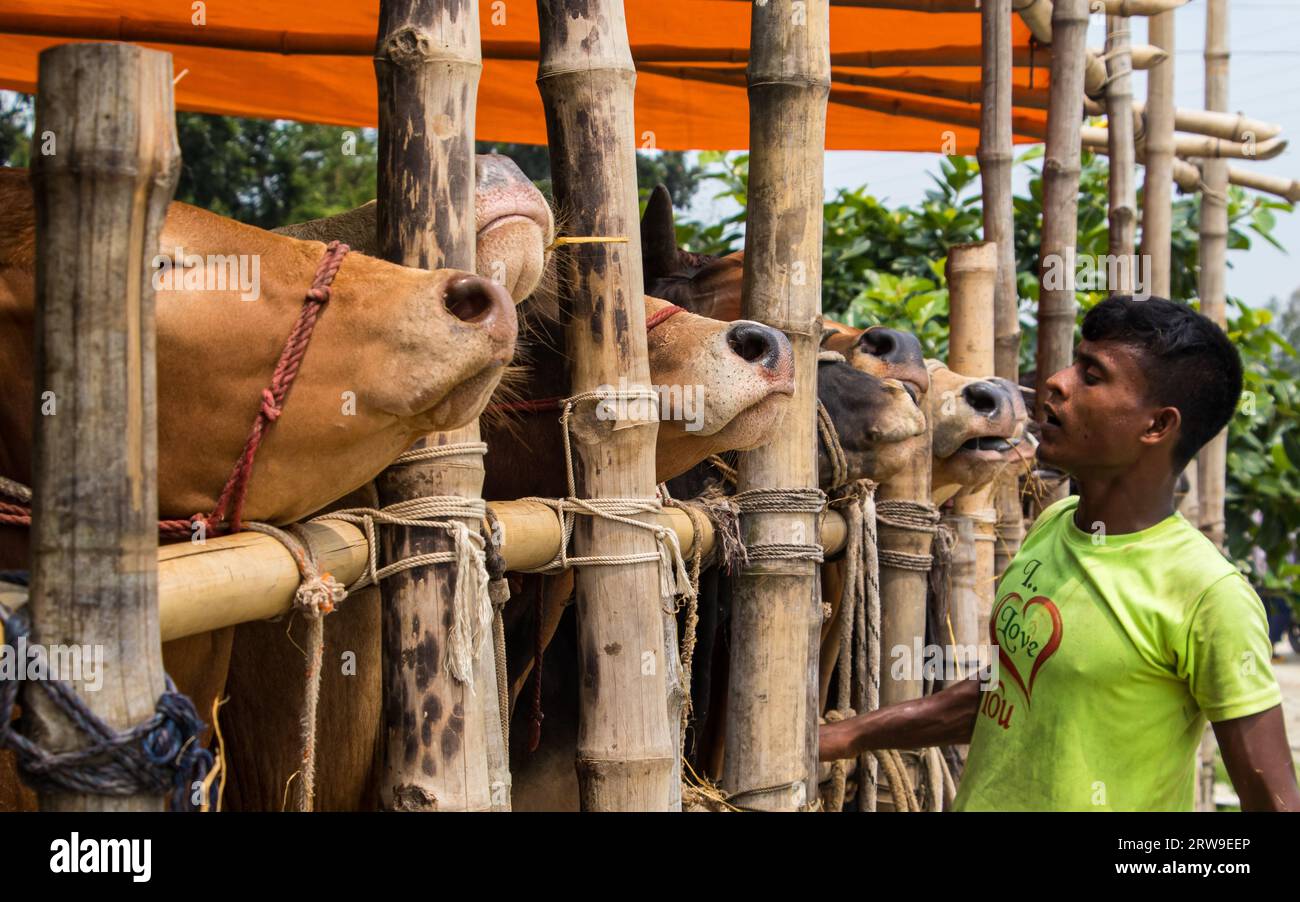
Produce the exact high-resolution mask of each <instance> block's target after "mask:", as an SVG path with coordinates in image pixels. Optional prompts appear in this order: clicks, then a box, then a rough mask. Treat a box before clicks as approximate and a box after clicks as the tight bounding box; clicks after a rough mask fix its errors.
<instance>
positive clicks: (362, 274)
mask: <svg viewBox="0 0 1300 902" xmlns="http://www.w3.org/2000/svg"><path fill="white" fill-rule="evenodd" d="M542 206H543V208H544V206H545V205H544V204H543V205H542ZM531 212H532V211H531V210H527V209H525V210H524V211H523V213H525V214H527V213H531ZM546 215H547V224H548V227H549V213H547V214H546ZM34 229H35V213H34V208H33V199H32V193H31V188H30V185H29V182H28V177H27V174H26V173H25V172H21V171H16V170H0V342H2V343H3V345H4V347H5V349H6V352H5V354H4V355H0V380H3V382H4V384H6V385H8V386H10V387H11V390H10V391H8V392H6V393H5V395H4V398H3V399H2V400H0V474H3V475H5V476H7V477H9V478H11V479H15V480H17V481H19V482H22V483H30V480H31V439H32V424H33V409H32V404H33V399H34V397H35V392H34V391H33V389H32V387H31V379H32V372H33V369H32V367H33V301H34V290H35V284H34V278H35V270H34V248H35V236H34ZM535 230H536V231H541V230H540V229H536V228H535ZM516 231H518V230H516ZM544 234H545V241H538V242H536V243H538V244H539V246H541V247H544V246H545V243H547V242H549V233H544ZM178 247H179V248H184V253H185V254H186V255H199V256H201V257H203V258H204V260H203V261H202V262H205V263H206V267H205V268H204V269H202V270H197V271H196V272H199V273H201V274H203V275H205V276H206V275H208V274H209V271H210V270H211V267H212V265H213V264H212V261H211V260H210V258H209V255H223V256H227V255H229V256H233V257H235V258H236V259H239V258H243V259H245V260H249V261H256V265H257V270H256V271H257V273H258V280H257V281H258V282H259V283H260V284H258V286H257V288H258V289H259V290H258V291H257V292H256V294H257V295H258V296H257V298H256V299H255V300H249V301H246V300H241V295H246V294H249V293H250V292H247V291H242V290H241V288H240V287H231V288H227V290H203V289H193V288H191V289H187V288H185V287H182V286H183V284H184V281H185V280H180V281H181V286H177V287H171V288H166V289H164V290H160V291H159V292H158V297H157V313H156V328H157V349H158V353H157V372H158V457H159V486H158V494H159V512H160V515H161V516H162V517H166V518H183V517H188V516H190V515H191V514H194V513H196V512H201V513H207V512H208V511H210V510H211V509H212V508H213V506H214V504H215V502H216V499H217V496H218V495H219V493H220V491H221V489H222V486H223V485H224V483H225V481H226V479H227V477H228V475H229V473H230V470H231V467H232V466H233V464H234V462H235V460H236V459H237V458H238V456H239V454H240V451H241V449H242V446H243V443H244V440H245V438H246V436H247V433H248V429H249V427H250V425H251V424H252V421H253V418H254V416H255V414H256V412H257V409H258V404H259V399H260V396H261V391H262V389H263V388H264V387H265V386H266V384H267V382H268V380H269V379H270V375H271V373H272V371H273V370H274V367H275V363H276V359H277V357H278V356H279V354H280V350H281V346H282V344H283V342H284V340H285V337H286V336H287V335H288V333H289V331H290V328H291V326H292V325H293V323H294V321H295V320H296V318H297V316H298V314H299V311H300V309H301V307H302V301H303V296H304V294H305V292H306V290H307V288H308V287H309V286H310V284H311V280H312V276H313V274H314V272H315V270H316V267H317V264H318V263H319V261H320V258H321V255H322V252H323V249H324V248H323V245H321V244H320V243H317V242H311V241H298V240H293V239H290V238H287V237H284V236H279V235H274V234H272V233H269V232H265V231H263V230H261V229H257V228H254V227H251V226H246V225H241V224H239V223H236V222H233V221H231V220H229V219H226V218H224V217H221V216H217V215H214V214H212V213H208V212H205V211H203V210H199V209H197V208H195V207H191V206H189V205H187V204H183V203H173V204H172V205H171V207H170V208H169V210H168V215H167V218H166V221H165V223H164V227H163V233H162V239H161V250H162V252H163V254H164V255H167V256H170V255H172V254H173V249H175V248H178ZM503 253H504V249H503ZM537 255H540V250H539V251H538V252H537ZM535 256H536V255H535ZM506 260H507V263H508V264H509V265H508V266H507V270H508V272H507V275H508V276H509V278H511V279H513V280H514V281H515V282H516V283H518V284H520V285H522V284H523V276H522V275H520V274H522V273H526V272H528V271H530V269H531V270H538V269H539V268H540V260H530V259H525V258H524V255H523V254H516V255H510V256H507V257H506ZM252 271H253V270H252V265H251V264H250V265H249V266H248V269H247V272H249V273H251V272H252ZM515 337H516V317H515V309H514V304H513V303H511V299H510V296H509V294H508V293H507V292H506V291H505V290H503V289H502V288H501V287H500V286H497V285H494V284H492V283H491V282H490V281H488V280H486V279H482V278H479V277H476V276H472V275H469V274H464V273H455V272H452V271H448V270H440V271H437V272H424V271H421V270H416V269H408V268H405V267H400V266H394V265H392V264H389V263H385V262H383V261H380V260H376V259H374V258H371V257H367V256H365V255H363V254H360V253H357V254H352V255H350V256H349V257H348V258H347V259H345V260H344V262H343V265H342V267H341V269H340V270H339V273H338V276H337V277H336V279H335V280H334V285H333V295H332V300H331V301H330V303H329V305H328V306H327V307H326V308H325V310H324V312H323V313H322V315H321V317H320V320H319V323H318V325H317V328H316V330H315V333H314V336H313V338H312V342H311V346H310V347H309V350H308V352H307V355H306V358H305V359H304V361H303V364H302V367H301V370H300V372H299V376H298V379H297V381H296V383H295V385H294V387H293V389H292V391H291V393H290V395H289V398H288V400H287V402H286V404H285V407H284V413H283V415H282V416H281V417H280V418H279V419H278V420H277V422H276V424H275V426H274V428H272V429H271V430H270V431H269V432H268V435H267V438H266V440H265V441H264V442H263V444H262V447H261V451H260V453H259V455H258V457H257V462H256V466H255V469H254V471H253V476H252V480H251V484H250V488H249V493H248V497H247V503H246V505H245V508H244V515H245V518H246V519H251V520H266V521H270V522H275V523H284V522H290V521H293V520H296V519H299V518H301V517H304V516H306V515H308V514H310V513H312V512H314V511H316V510H318V509H320V508H321V507H322V506H324V505H326V504H328V503H329V502H330V501H332V500H334V499H336V498H338V497H339V496H341V495H343V494H345V493H347V492H348V491H351V490H352V489H354V488H356V487H357V486H360V485H362V484H364V483H366V482H368V481H369V480H370V479H372V478H373V477H374V476H375V475H376V474H377V473H378V472H379V471H380V470H382V469H383V468H384V467H385V466H386V465H387V464H388V463H389V462H391V460H392V459H393V458H394V457H395V456H396V455H397V454H399V453H401V452H402V451H403V450H405V449H406V448H407V447H409V446H410V445H411V443H412V442H413V441H414V440H415V439H417V438H418V437H420V436H421V435H424V434H426V433H428V432H429V431H431V430H443V429H450V428H454V427H457V426H459V425H461V424H463V423H465V422H466V421H468V420H469V419H472V418H473V417H474V416H475V415H476V414H477V413H478V412H479V411H480V410H481V409H482V408H483V405H484V404H485V403H486V401H487V399H488V397H489V396H490V394H491V393H492V391H493V389H494V388H495V386H496V385H497V383H498V382H499V380H500V378H501V374H502V372H503V370H504V368H505V364H506V363H507V362H508V361H509V360H510V358H511V356H512V354H513V350H514V345H515ZM359 360H360V361H365V362H366V364H365V365H364V366H358V365H357V362H358V361H359ZM23 386H27V388H25V389H24V388H23ZM345 393H351V394H345ZM27 554H28V552H27V534H26V531H25V529H19V528H15V527H0V567H5V568H22V567H24V566H25V565H26V561H27ZM231 635H232V632H231V631H228V630H227V631H218V632H216V633H213V634H209V635H207V636H203V637H197V638H196V639H194V640H192V641H182V642H178V643H169V644H168V646H167V647H165V649H164V654H165V659H166V662H167V664H168V667H169V670H170V671H171V672H172V674H173V676H174V677H175V678H176V679H177V683H178V685H179V686H180V687H181V689H182V690H183V691H186V692H188V693H189V694H191V695H192V696H193V697H194V698H195V701H196V704H198V706H199V709H200V711H201V712H202V713H204V714H205V715H206V714H207V712H208V710H209V705H210V699H211V698H212V697H214V696H215V695H216V694H217V693H219V692H220V687H221V681H222V679H223V677H224V671H225V664H224V661H225V656H226V655H228V654H229V647H230V645H229V641H230V636H231ZM10 762H11V759H10V758H9V757H8V756H7V755H6V756H5V757H4V758H2V759H0V769H3V770H5V771H7V772H8V773H7V776H0V810H4V809H6V808H13V807H17V805H18V804H19V803H18V795H17V786H16V781H15V780H14V778H13V776H12V772H11V771H10ZM28 801H29V802H30V796H28Z"/></svg>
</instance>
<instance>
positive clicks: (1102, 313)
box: [1083, 295, 1241, 470]
mask: <svg viewBox="0 0 1300 902" xmlns="http://www.w3.org/2000/svg"><path fill="white" fill-rule="evenodd" d="M1083 337H1084V338H1085V339H1087V340H1088V341H1113V342H1119V343H1121V344H1126V345H1130V346H1132V347H1136V348H1138V349H1140V351H1141V352H1142V353H1143V354H1144V355H1145V357H1146V364H1147V365H1146V366H1145V367H1144V372H1145V375H1146V380H1147V389H1148V398H1149V400H1150V401H1151V402H1152V403H1154V404H1159V405H1161V406H1164V407H1177V408H1178V412H1179V413H1180V414H1181V415H1182V428H1181V429H1180V431H1179V436H1178V443H1177V444H1176V445H1175V446H1174V450H1173V463H1174V466H1175V467H1176V468H1177V469H1179V470H1181V469H1182V468H1183V467H1185V466H1187V463H1188V461H1190V460H1191V459H1192V457H1194V456H1195V454H1196V452H1197V451H1199V450H1200V449H1201V446H1202V445H1204V444H1205V443H1206V442H1208V441H1209V440H1210V439H1212V438H1214V437H1215V436H1216V435H1218V434H1219V430H1221V429H1223V427H1224V426H1226V425H1227V423H1228V420H1230V419H1231V418H1232V415H1233V413H1234V412H1235V411H1236V409H1237V401H1238V399H1240V397H1241V357H1240V356H1239V355H1238V354H1237V349H1236V348H1234V347H1233V346H1232V342H1230V341H1229V340H1228V336H1227V335H1225V334H1224V332H1223V330H1222V329H1220V328H1219V327H1218V326H1217V325H1215V323H1214V321H1213V320H1211V319H1209V318H1208V317H1205V316H1202V315H1201V314H1199V313H1197V312H1196V311H1195V310H1193V309H1192V308H1191V307H1187V306H1185V305H1183V304H1176V303H1174V302H1173V301H1168V300H1165V299H1164V298H1154V297H1153V298H1148V299H1147V300H1135V299H1134V298H1132V297H1130V296H1127V295H1121V296H1117V297H1112V298H1107V299H1106V300H1104V301H1102V302H1101V303H1100V304H1098V305H1097V306H1096V307H1093V308H1092V309H1091V310H1089V311H1088V315H1087V316H1085V317H1084V318H1083Z"/></svg>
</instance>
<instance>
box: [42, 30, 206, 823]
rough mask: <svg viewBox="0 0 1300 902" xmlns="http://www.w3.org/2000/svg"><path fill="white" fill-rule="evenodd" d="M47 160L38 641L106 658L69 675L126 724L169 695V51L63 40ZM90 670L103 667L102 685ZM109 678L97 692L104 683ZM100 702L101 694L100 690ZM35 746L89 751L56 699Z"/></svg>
mask: <svg viewBox="0 0 1300 902" xmlns="http://www.w3.org/2000/svg"><path fill="white" fill-rule="evenodd" d="M39 88H40V90H39V93H38V94H37V99H36V129H37V131H36V134H38V135H44V136H47V138H48V139H49V140H52V141H53V142H54V152H53V153H48V154H45V153H43V154H39V155H36V156H35V157H34V158H33V161H32V183H33V187H34V189H35V192H34V193H35V201H36V225H37V227H36V297H37V303H36V310H37V322H36V336H37V338H36V372H35V380H34V383H35V398H36V400H35V404H34V405H33V406H34V409H35V410H36V411H41V412H49V411H48V409H47V407H46V404H47V402H48V401H49V399H50V398H53V400H54V403H55V404H56V405H57V406H56V407H55V409H54V410H53V411H52V415H42V413H37V415H36V422H35V428H34V434H35V447H34V450H33V489H34V493H33V495H34V504H33V512H32V550H33V554H32V575H31V598H32V614H33V623H34V629H33V636H32V641H33V643H35V644H37V645H42V646H45V647H47V648H48V647H50V646H54V645H62V646H78V647H82V648H95V649H102V651H103V663H102V668H100V667H98V666H96V665H97V663H98V662H93V663H92V662H87V663H86V665H84V666H85V667H86V668H87V669H86V670H84V671H78V672H77V673H76V674H75V677H74V675H72V674H61V675H60V678H61V679H63V680H64V682H66V683H67V684H68V685H69V686H70V688H72V689H73V690H74V691H75V692H76V693H77V695H78V696H79V697H80V698H81V700H82V701H83V702H84V703H85V704H86V706H87V708H89V710H90V712H91V713H92V714H93V715H94V716H96V717H99V718H100V719H102V720H103V721H104V722H105V723H106V724H107V725H108V726H109V727H110V728H112V729H114V730H125V729H127V728H130V727H133V726H135V725H137V724H139V723H142V722H144V721H146V720H148V719H149V718H150V717H151V716H153V714H154V705H155V703H156V701H157V699H158V696H159V695H160V694H161V693H162V692H163V691H164V688H165V677H164V673H163V664H162V646H161V640H160V638H159V631H158V608H157V592H158V585H157V573H158V571H157V546H158V524H157V518H158V483H157V475H158V454H157V424H156V419H155V416H156V406H155V405H156V382H155V365H154V348H155V344H154V289H153V284H152V281H151V279H150V272H151V260H152V258H153V256H154V255H155V253H156V252H157V249H158V244H159V236H160V234H161V232H162V224H163V219H164V217H165V216H166V212H167V205H168V204H169V203H170V202H171V199H172V193H173V192H174V191H175V189H176V181H177V178H178V177H179V175H180V162H181V161H180V148H179V147H178V146H177V143H176V129H175V120H174V114H173V112H172V58H171V54H168V53H161V52H158V51H154V50H145V49H142V48H140V47H134V46H131V45H126V44H91V45H85V44H65V45H62V46H59V47H54V48H52V49H49V50H45V51H43V52H42V53H41V55H40V63H39ZM91 670H97V671H98V673H97V675H96V674H92V673H91ZM97 681H102V684H101V685H99V686H96V685H95V682H97ZM95 690H98V691H95ZM24 705H25V706H27V716H28V717H29V718H30V719H31V723H30V727H29V735H30V738H32V739H33V740H35V741H36V742H38V743H39V744H41V745H42V746H44V748H45V749H47V750H48V751H51V752H69V751H73V750H75V749H80V748H84V747H85V746H86V745H88V744H90V741H91V740H92V738H94V739H97V738H98V737H90V736H87V735H85V734H84V733H82V732H81V731H79V730H78V729H77V728H76V727H74V726H73V725H72V724H71V723H70V722H69V720H68V719H67V717H66V715H64V714H63V713H62V712H60V711H59V710H58V708H56V707H55V706H54V704H53V702H52V701H50V700H49V699H48V698H47V697H46V696H45V695H44V693H40V692H35V691H28V692H26V693H25V695H24ZM40 805H41V808H42V809H45V810H54V811H150V810H155V811H156V810H159V809H161V808H162V807H163V799H162V797H161V796H156V795H147V794H137V795H124V796H109V795H92V794H89V793H63V792H54V791H49V792H42V793H40Z"/></svg>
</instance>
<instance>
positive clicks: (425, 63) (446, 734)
mask: <svg viewBox="0 0 1300 902" xmlns="http://www.w3.org/2000/svg"><path fill="white" fill-rule="evenodd" d="M374 56H375V81H376V83H377V84H378V89H379V161H378V162H379V174H378V184H377V200H378V204H377V211H376V218H377V225H376V229H377V233H378V234H377V236H376V237H377V241H378V247H379V248H380V252H381V256H383V257H384V258H385V259H388V260H390V261H392V262H394V263H400V264H402V265H404V266H414V267H421V268H425V269H439V268H454V269H461V270H466V271H469V272H473V271H474V256H475V255H474V249H475V242H476V235H477V230H476V226H475V213H474V210H475V203H474V163H475V157H474V113H475V100H476V98H477V95H478V80H479V73H480V71H481V70H482V65H483V64H482V59H481V56H480V51H479V34H478V3H477V2H475V0H428V2H426V0H381V3H380V5H379V33H378V36H377V39H376V42H375V48H374ZM478 437H479V436H478V425H477V421H476V422H475V423H474V424H472V425H471V426H470V427H467V428H466V429H462V430H460V431H458V432H453V433H440V434H437V435H432V436H428V437H426V438H424V439H422V440H421V441H419V442H417V443H416V445H415V448H416V449H421V448H429V447H434V446H443V445H449V444H454V443H465V442H477V441H478ZM376 487H377V489H378V491H379V500H380V503H381V505H383V506H388V505H392V504H397V503H399V502H403V501H411V500H414V499H418V498H421V497H425V496H457V497H462V498H471V499H473V498H478V497H480V493H481V492H482V488H483V461H482V456H481V455H479V454H475V453H466V454H459V455H456V456H454V457H450V458H444V459H440V460H434V461H416V462H411V463H399V464H397V465H394V466H392V467H389V468H388V469H387V470H385V471H384V472H383V473H382V474H380V476H379V477H378V479H377V480H376ZM461 519H462V521H463V522H464V523H465V524H466V526H467V527H468V528H470V529H471V530H474V531H475V532H477V530H478V528H479V523H478V522H477V519H476V518H461ZM380 537H381V538H380V541H381V544H382V546H383V559H384V560H385V561H387V562H392V561H397V560H401V559H403V558H408V557H412V556H415V555H420V554H436V553H439V552H447V551H451V550H452V549H453V547H454V545H453V541H452V537H451V535H450V534H448V533H447V532H446V531H445V530H442V529H436V528H418V527H417V528H411V527H397V526H392V527H385V528H383V529H382V530H381V532H380ZM473 578H474V575H473V574H472V573H470V572H463V568H461V569H458V568H457V567H456V565H453V564H440V565H433V566H422V567H416V568H412V569H409V570H405V571H402V572H399V573H395V574H393V575H392V576H390V577H388V578H387V579H385V580H383V581H382V582H381V584H380V593H381V595H382V596H383V599H384V603H383V606H382V611H383V626H382V636H383V641H382V648H383V652H382V658H381V660H382V662H383V697H384V705H383V710H384V724H383V729H382V734H381V735H382V737H383V738H382V751H381V760H382V765H381V766H382V774H381V776H380V780H379V798H380V804H381V805H382V806H383V807H384V808H387V809H393V810H400V811H487V810H492V809H494V808H496V809H501V808H506V807H508V801H507V795H508V793H507V786H508V774H507V775H505V776H503V775H502V773H501V763H502V762H503V761H504V758H505V750H504V747H503V744H502V743H503V740H502V728H501V717H500V711H499V709H498V707H497V693H496V663H495V658H494V656H493V654H492V652H491V644H490V642H489V641H487V637H486V636H485V635H483V633H486V632H487V631H486V630H481V631H480V626H479V625H478V624H474V626H473V627H472V629H473V631H474V635H475V639H476V642H475V646H476V647H475V649H474V650H473V651H472V652H471V657H472V664H470V671H469V672H467V673H455V672H453V668H452V666H451V665H450V658H449V656H448V655H447V654H445V651H446V650H447V649H448V648H449V646H450V643H451V642H452V641H453V640H452V636H451V634H452V631H453V630H454V629H455V628H456V627H455V625H454V624H453V621H454V620H455V618H457V617H462V618H464V617H469V618H470V619H473V618H474V615H473V613H467V612H464V611H461V612H457V611H456V607H457V606H456V603H455V600H454V599H455V589H456V587H457V585H458V584H459V583H460V581H461V580H471V579H473ZM429 649H434V651H433V652H430V651H429ZM430 654H433V655H436V656H437V660H434V661H429V660H428V658H429V657H430ZM494 725H495V727H494ZM489 747H491V748H492V749H493V751H492V752H490V751H489ZM489 757H493V758H494V760H495V761H496V762H497V763H498V767H497V768H496V769H495V770H496V772H495V773H489V768H488V759H489ZM493 784H495V786H494V785H493Z"/></svg>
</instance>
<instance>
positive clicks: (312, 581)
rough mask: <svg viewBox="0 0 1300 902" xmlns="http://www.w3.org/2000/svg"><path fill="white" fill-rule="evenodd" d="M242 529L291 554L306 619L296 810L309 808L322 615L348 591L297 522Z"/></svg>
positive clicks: (297, 600)
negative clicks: (327, 569) (319, 559)
mask: <svg viewBox="0 0 1300 902" xmlns="http://www.w3.org/2000/svg"><path fill="white" fill-rule="evenodd" d="M244 528H245V529H248V530H251V531H253V532H260V533H262V534H263V535H267V536H270V537H271V538H273V539H275V540H276V541H278V542H279V543H280V544H281V545H283V546H284V547H285V548H286V549H287V550H288V552H289V554H291V555H292V556H293V560H294V563H295V564H296V565H297V567H298V575H299V583H298V589H297V591H296V592H295V593H294V602H293V608H294V610H295V611H296V612H298V613H300V614H302V615H303V616H304V617H305V618H306V620H307V651H306V655H307V670H306V672H305V674H304V676H305V679H306V684H305V688H304V691H303V712H302V719H301V721H300V723H301V727H302V732H301V747H302V756H301V764H300V768H299V772H298V774H299V780H298V796H297V803H296V807H297V809H298V810H299V811H311V810H312V808H313V806H314V803H315V797H316V738H317V721H318V720H319V711H320V686H321V671H322V668H323V667H324V661H325V615H326V614H329V613H330V612H332V611H333V610H334V609H335V608H337V607H338V606H339V604H341V603H342V602H343V600H344V599H345V598H347V595H348V590H347V589H345V588H344V587H343V584H342V583H340V582H339V581H338V580H336V579H334V577H333V576H331V575H330V574H329V573H322V572H321V570H320V567H319V565H318V564H317V561H316V552H315V549H313V548H312V546H311V538H310V535H309V533H308V532H307V531H306V530H305V529H303V527H302V526H300V525H297V524H295V525H293V526H289V527H287V528H285V529H280V528H279V527H276V526H272V525H270V524H269V523H255V522H246V523H245V524H244Z"/></svg>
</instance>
